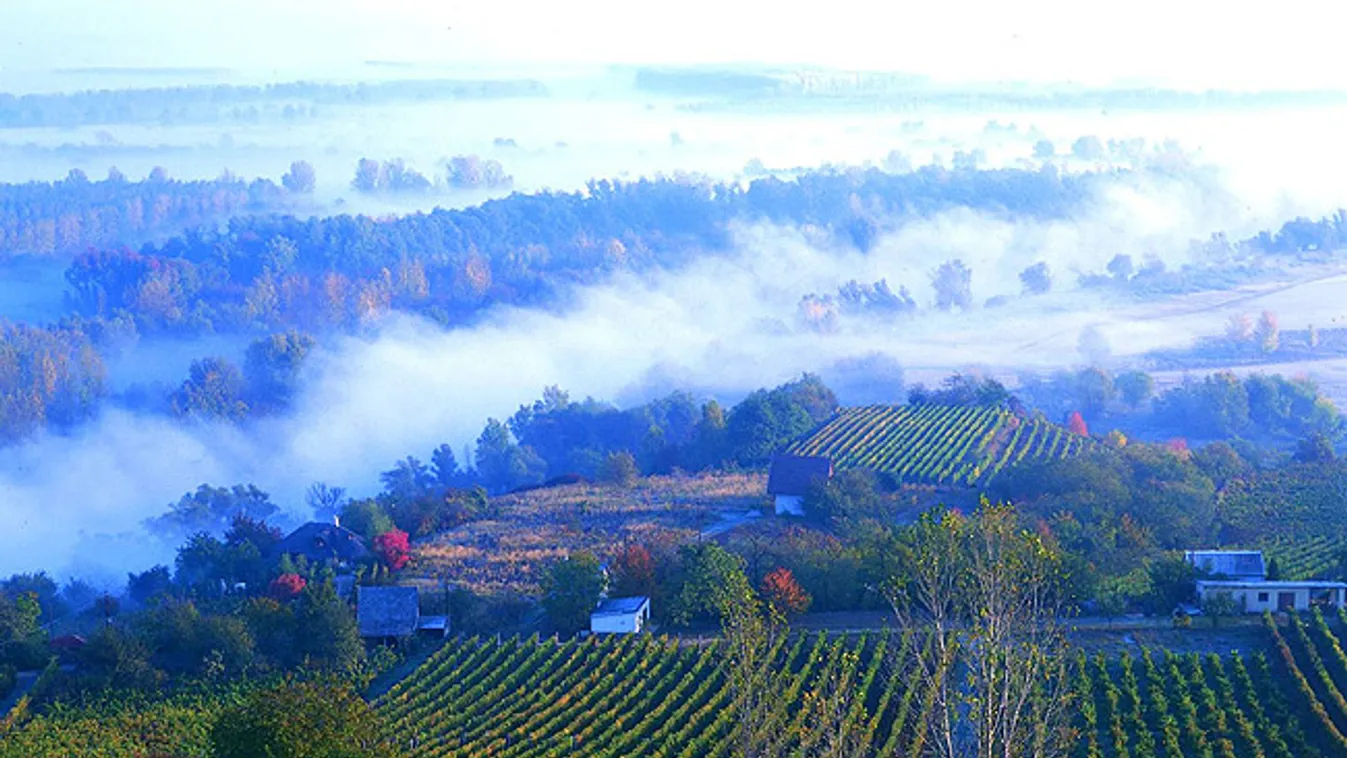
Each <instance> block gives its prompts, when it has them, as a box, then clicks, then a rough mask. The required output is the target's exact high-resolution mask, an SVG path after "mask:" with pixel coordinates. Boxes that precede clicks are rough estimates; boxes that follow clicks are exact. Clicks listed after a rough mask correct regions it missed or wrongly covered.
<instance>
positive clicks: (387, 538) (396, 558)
mask: <svg viewBox="0 0 1347 758" xmlns="http://www.w3.org/2000/svg"><path fill="white" fill-rule="evenodd" d="M374 554H375V555H377V556H379V560H380V561H382V562H383V564H384V565H385V566H387V567H388V568H389V569H390V570H392V571H401V570H402V569H403V568H405V567H406V566H407V562H408V561H410V560H411V559H412V548H411V544H410V543H409V542H408V539H407V533H406V532H404V531H402V530H401V529H391V530H389V531H387V532H384V533H383V534H380V535H379V536H377V537H375V538H374Z"/></svg>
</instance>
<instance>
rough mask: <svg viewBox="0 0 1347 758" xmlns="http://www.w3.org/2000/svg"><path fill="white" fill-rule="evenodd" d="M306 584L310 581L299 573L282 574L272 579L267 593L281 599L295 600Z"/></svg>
mask: <svg viewBox="0 0 1347 758" xmlns="http://www.w3.org/2000/svg"><path fill="white" fill-rule="evenodd" d="M305 584H308V582H307V581H305V579H304V577H302V576H300V575H299V574H281V575H280V576H278V577H276V578H275V579H272V580H271V584H270V585H269V586H268V587H267V594H268V595H270V596H271V597H273V598H275V599H277V600H280V601H285V600H293V599H295V598H296V597H298V596H299V593H301V592H303V591H304V585H305Z"/></svg>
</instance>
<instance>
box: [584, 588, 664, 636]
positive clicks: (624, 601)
mask: <svg viewBox="0 0 1347 758" xmlns="http://www.w3.org/2000/svg"><path fill="white" fill-rule="evenodd" d="M649 623H650V598H648V597H645V596H644V595H637V596H635V597H614V598H609V599H607V600H604V601H603V602H601V603H599V607H597V608H595V609H594V612H593V613H591V614H589V631H591V632H593V633H594V634H636V633H637V632H640V631H642V630H643V629H645V628H646V625H647V624H649Z"/></svg>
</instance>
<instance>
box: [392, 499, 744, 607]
mask: <svg viewBox="0 0 1347 758" xmlns="http://www.w3.org/2000/svg"><path fill="white" fill-rule="evenodd" d="M766 486H767V484H766V477H765V476H764V475H762V474H702V475H697V476H688V475H683V476H652V477H647V478H644V479H640V480H638V481H637V482H636V483H635V484H633V485H632V486H631V487H618V486H611V485H601V484H575V485H567V486H563V487H552V488H548V489H541V490H534V491H531V492H525V493H520V494H517V495H505V496H502V497H498V498H493V500H492V506H493V511H494V513H493V516H492V518H490V519H487V520H480V521H474V522H472V523H469V524H465V525H463V526H461V527H458V528H457V529H453V530H450V531H448V532H444V533H441V534H438V535H436V536H434V537H431V538H428V539H426V540H424V541H422V542H420V543H418V544H417V545H415V546H414V555H415V563H414V565H413V567H412V568H411V570H410V578H413V579H414V580H418V581H420V582H422V583H425V584H428V585H433V584H437V583H438V580H439V577H444V578H445V579H446V580H447V581H449V582H452V583H453V584H454V585H455V586H458V587H462V588H466V589H470V590H472V591H473V592H476V593H478V594H484V595H498V594H507V593H522V594H526V595H534V594H537V592H538V591H539V587H538V583H539V581H540V578H541V576H542V572H543V571H544V570H546V567H547V566H548V564H550V563H552V562H553V561H556V560H559V559H560V558H562V557H564V556H566V555H567V554H568V553H570V552H572V551H576V550H591V551H593V552H594V553H596V554H597V555H599V557H600V559H606V558H607V557H608V556H609V555H611V554H612V552H613V551H614V550H615V549H617V548H618V547H619V546H621V545H622V543H624V542H629V541H630V542H656V541H674V542H689V541H692V540H695V539H696V538H697V535H698V534H699V533H700V532H701V531H702V530H704V529H706V528H708V527H710V526H712V525H714V524H715V523H716V522H718V521H720V520H721V518H722V515H721V514H722V513H735V514H742V513H743V512H744V511H747V510H751V509H758V508H761V507H763V506H764V505H765V504H766V502H767V500H766V494H765V492H766Z"/></svg>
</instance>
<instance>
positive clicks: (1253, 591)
mask: <svg viewBox="0 0 1347 758" xmlns="http://www.w3.org/2000/svg"><path fill="white" fill-rule="evenodd" d="M1183 557H1184V558H1185V559H1186V560H1187V561H1188V562H1189V563H1191V564H1192V565H1193V567H1194V568H1196V569H1198V571H1200V572H1201V573H1202V574H1204V575H1205V576H1204V578H1202V579H1198V580H1197V598H1198V600H1199V601H1206V599H1207V598H1208V597H1209V596H1210V595H1213V594H1216V593H1228V594H1229V595H1230V596H1231V597H1232V598H1234V600H1235V604H1236V605H1237V606H1239V607H1241V608H1243V609H1244V611H1245V612H1246V613H1262V612H1263V611H1274V612H1275V611H1305V610H1309V609H1310V607H1312V606H1316V605H1330V606H1342V605H1343V604H1344V601H1347V584H1344V583H1343V582H1329V581H1320V580H1309V581H1303V582H1283V581H1269V580H1268V579H1267V564H1266V563H1265V562H1264V561H1263V553H1262V551H1259V550H1187V551H1185V552H1184V554H1183Z"/></svg>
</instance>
